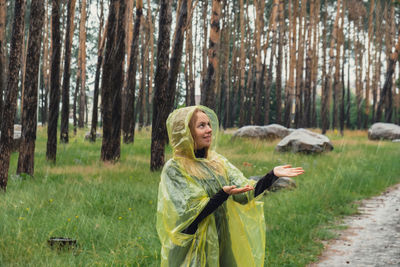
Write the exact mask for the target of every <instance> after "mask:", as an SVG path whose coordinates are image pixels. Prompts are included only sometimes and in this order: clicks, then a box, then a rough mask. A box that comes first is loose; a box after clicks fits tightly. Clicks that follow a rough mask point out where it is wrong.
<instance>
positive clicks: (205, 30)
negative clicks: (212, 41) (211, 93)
mask: <svg viewBox="0 0 400 267" xmlns="http://www.w3.org/2000/svg"><path fill="white" fill-rule="evenodd" d="M202 3H203V10H202V11H203V13H202V19H203V33H204V34H203V47H202V56H201V58H202V63H201V67H202V69H201V84H200V89H201V99H200V103H205V101H206V92H205V91H204V90H205V87H204V86H203V83H204V81H205V80H206V74H207V39H208V21H207V14H208V1H202Z"/></svg>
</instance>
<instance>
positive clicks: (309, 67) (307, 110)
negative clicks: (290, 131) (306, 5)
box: [302, 0, 316, 127]
mask: <svg viewBox="0 0 400 267" xmlns="http://www.w3.org/2000/svg"><path fill="white" fill-rule="evenodd" d="M314 4H315V0H311V1H310V16H309V21H308V25H307V43H306V46H307V48H306V50H307V54H306V79H305V83H304V112H303V119H302V121H303V126H304V127H310V126H311V105H312V101H311V83H312V71H313V63H312V60H313V46H312V37H311V35H312V34H314V35H315V34H316V33H315V32H314V33H313V29H314V19H315V15H314V11H315V5H314Z"/></svg>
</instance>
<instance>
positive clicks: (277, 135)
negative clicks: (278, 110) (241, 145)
mask: <svg viewBox="0 0 400 267" xmlns="http://www.w3.org/2000/svg"><path fill="white" fill-rule="evenodd" d="M289 133H290V130H289V129H287V128H286V127H284V126H282V125H279V124H270V125H265V126H256V125H248V126H243V127H241V128H239V129H238V130H237V131H236V132H235V133H234V134H233V138H236V137H247V138H258V139H267V140H273V139H281V138H283V137H285V136H287V135H288V134H289Z"/></svg>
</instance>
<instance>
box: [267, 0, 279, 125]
mask: <svg viewBox="0 0 400 267" xmlns="http://www.w3.org/2000/svg"><path fill="white" fill-rule="evenodd" d="M274 1H275V4H274V7H273V9H272V17H271V22H272V27H271V34H272V45H271V54H270V57H269V58H270V62H269V66H268V72H267V76H266V79H265V105H264V106H265V110H264V125H268V124H269V118H270V107H271V104H270V103H271V99H270V95H271V85H272V68H273V65H274V58H275V50H276V39H277V32H276V28H277V24H278V7H279V1H278V0H274ZM265 54H266V51H265ZM265 68H267V67H265ZM265 68H264V69H265Z"/></svg>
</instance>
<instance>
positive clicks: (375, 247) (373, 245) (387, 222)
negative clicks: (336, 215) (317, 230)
mask: <svg viewBox="0 0 400 267" xmlns="http://www.w3.org/2000/svg"><path fill="white" fill-rule="evenodd" d="M359 211H360V214H358V215H356V216H351V217H348V218H346V219H345V220H344V224H345V225H347V226H348V228H347V229H346V230H344V231H341V232H339V238H338V239H335V240H333V241H329V242H327V243H326V244H325V251H324V252H323V254H322V255H321V257H320V260H319V262H318V263H313V264H311V265H309V266H312V267H316V266H320V267H322V266H329V267H335V266H337V267H342V266H357V267H358V266H360V267H366V266H382V267H383V266H385V267H386V266H400V184H398V185H395V186H393V187H391V188H389V189H387V190H386V191H385V192H384V193H383V194H382V195H380V196H377V197H374V198H371V199H368V200H365V201H363V202H362V203H361V205H360V208H359Z"/></svg>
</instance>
